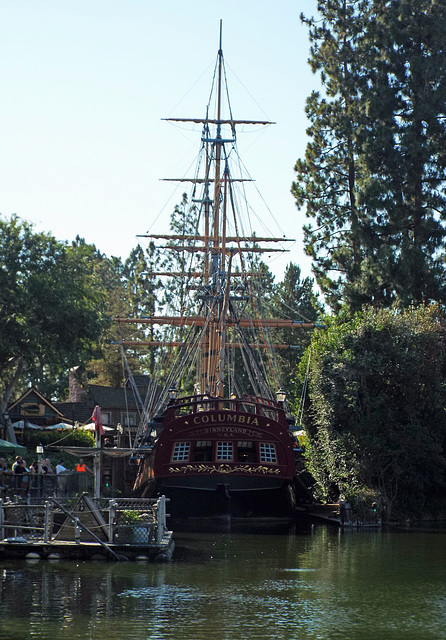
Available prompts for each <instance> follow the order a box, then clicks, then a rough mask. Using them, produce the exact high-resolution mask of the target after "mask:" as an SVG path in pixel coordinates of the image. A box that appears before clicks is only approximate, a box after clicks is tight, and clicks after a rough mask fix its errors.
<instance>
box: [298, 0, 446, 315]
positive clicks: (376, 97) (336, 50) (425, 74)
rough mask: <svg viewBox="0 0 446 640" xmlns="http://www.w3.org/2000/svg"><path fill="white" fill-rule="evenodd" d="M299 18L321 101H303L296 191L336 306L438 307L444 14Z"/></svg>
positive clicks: (407, 3)
mask: <svg viewBox="0 0 446 640" xmlns="http://www.w3.org/2000/svg"><path fill="white" fill-rule="evenodd" d="M318 9H319V13H320V15H321V17H322V21H319V20H316V19H306V18H302V19H303V20H304V22H305V23H306V24H308V26H309V32H310V40H311V42H312V48H311V58H310V64H311V66H312V68H313V71H315V72H320V74H321V79H322V83H323V86H324V95H320V94H319V93H316V92H313V93H312V94H311V96H310V97H309V98H308V100H307V114H308V117H309V119H310V122H311V124H310V127H309V129H308V134H309V136H310V141H309V143H308V145H307V150H306V154H305V159H303V160H299V161H298V162H297V164H296V172H297V180H296V182H295V183H294V184H293V189H292V190H293V193H294V195H295V197H296V202H297V204H298V206H303V205H306V213H307V216H308V217H310V218H312V219H313V220H314V222H313V224H310V225H308V226H307V227H306V228H305V244H306V251H307V253H308V254H309V255H311V256H312V258H313V267H314V272H315V275H316V279H317V282H318V284H319V285H320V287H321V289H322V291H323V293H324V294H325V296H326V299H327V301H328V302H329V304H330V305H331V306H332V307H333V308H335V309H336V308H337V307H339V305H340V304H341V303H342V302H345V303H347V304H348V305H349V306H350V308H352V309H357V308H360V307H361V306H362V304H364V303H365V302H372V303H373V304H377V305H390V304H393V303H394V302H398V303H399V304H402V305H404V306H406V305H408V304H411V303H413V302H425V301H429V300H440V301H443V298H444V287H443V284H442V283H443V280H444V278H443V271H444V269H443V262H444V250H443V245H444V211H445V207H444V204H445V151H444V150H445V149H446V131H445V104H446V82H445V76H444V71H443V70H444V68H445V63H446V47H445V44H444V39H443V33H444V27H445V24H446V5H445V4H444V2H434V1H432V0H399V1H398V2H386V1H385V0H357V1H348V0H327V1H325V2H319V5H318Z"/></svg>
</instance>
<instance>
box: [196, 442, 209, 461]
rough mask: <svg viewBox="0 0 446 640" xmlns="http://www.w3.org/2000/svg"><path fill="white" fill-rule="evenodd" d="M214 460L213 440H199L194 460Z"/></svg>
mask: <svg viewBox="0 0 446 640" xmlns="http://www.w3.org/2000/svg"><path fill="white" fill-rule="evenodd" d="M209 460H212V441H211V440H197V442H196V443H195V447H194V462H208V461H209Z"/></svg>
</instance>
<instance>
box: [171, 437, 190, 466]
mask: <svg viewBox="0 0 446 640" xmlns="http://www.w3.org/2000/svg"><path fill="white" fill-rule="evenodd" d="M189 449H190V445H189V442H175V446H174V448H173V455H172V462H184V461H185V460H189Z"/></svg>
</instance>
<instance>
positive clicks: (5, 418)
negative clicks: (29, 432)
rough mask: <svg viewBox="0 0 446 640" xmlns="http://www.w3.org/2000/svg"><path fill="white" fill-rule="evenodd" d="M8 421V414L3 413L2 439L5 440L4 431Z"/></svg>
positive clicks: (6, 412)
mask: <svg viewBox="0 0 446 640" xmlns="http://www.w3.org/2000/svg"><path fill="white" fill-rule="evenodd" d="M8 420H9V413H8V411H4V412H3V439H4V440H6V430H7V428H8Z"/></svg>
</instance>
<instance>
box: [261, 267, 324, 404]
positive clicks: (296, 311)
mask: <svg viewBox="0 0 446 640" xmlns="http://www.w3.org/2000/svg"><path fill="white" fill-rule="evenodd" d="M271 307H272V313H273V315H274V316H276V317H279V318H291V319H294V320H303V321H310V322H316V321H317V320H318V318H319V317H320V316H321V313H322V307H321V305H320V303H319V302H318V299H317V295H316V294H315V292H314V290H313V280H312V279H311V278H308V277H307V278H302V277H301V269H300V267H299V266H298V265H297V264H294V263H293V262H290V264H289V265H288V266H287V268H286V270H285V275H284V278H283V280H282V282H279V283H278V284H277V285H276V289H275V293H274V295H273V297H272V300H271ZM310 341H311V334H310V333H308V332H307V331H305V330H303V329H279V330H276V331H275V332H274V342H277V343H279V344H280V343H282V344H287V345H292V348H291V349H288V350H285V351H282V350H280V349H278V350H277V353H276V360H277V365H278V370H279V372H280V379H281V380H284V381H286V391H287V394H288V401H289V403H290V405H291V406H292V407H293V408H294V409H295V410H297V408H298V401H299V398H300V391H299V385H298V384H296V383H297V378H296V373H297V369H298V365H299V362H300V360H301V359H302V356H303V354H304V351H305V349H306V348H307V347H308V345H309V344H310ZM283 384H285V383H283Z"/></svg>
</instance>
